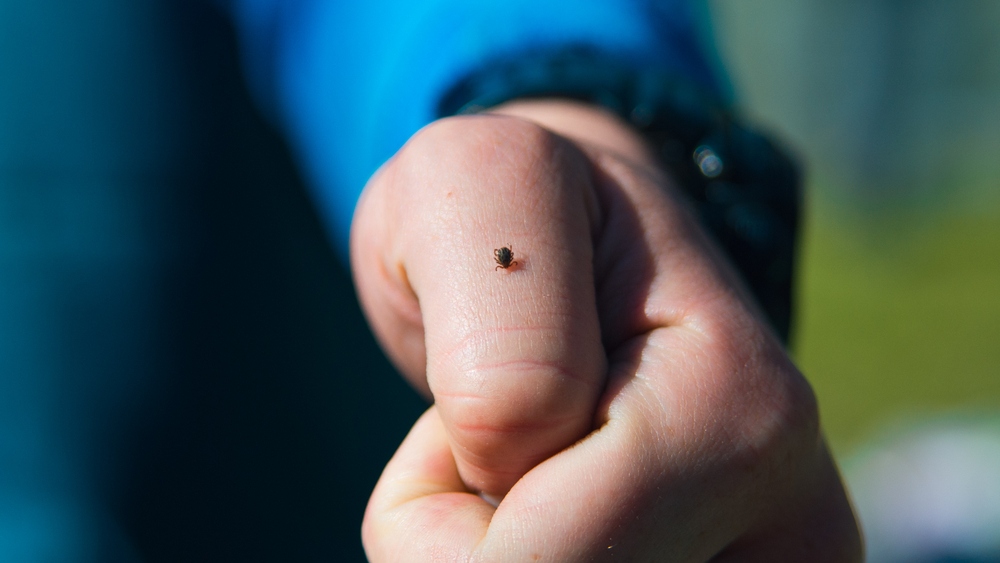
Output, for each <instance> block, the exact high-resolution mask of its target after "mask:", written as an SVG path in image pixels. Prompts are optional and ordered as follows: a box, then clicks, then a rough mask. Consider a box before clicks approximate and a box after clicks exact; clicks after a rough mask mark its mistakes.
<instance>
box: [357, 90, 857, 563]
mask: <svg viewBox="0 0 1000 563" xmlns="http://www.w3.org/2000/svg"><path fill="white" fill-rule="evenodd" d="M508 245H512V248H513V249H514V251H515V252H516V254H515V255H514V257H513V258H514V259H516V261H517V262H518V264H517V266H515V267H511V268H509V269H497V267H496V266H497V260H496V258H495V256H494V250H495V249H499V248H501V247H504V246H508ZM351 259H352V268H353V271H354V275H355V281H356V286H357V288H358V293H359V296H360V299H361V302H362V304H363V306H364V309H365V312H366V314H367V316H368V319H369V321H370V323H371V325H372V327H373V329H374V331H375V333H376V335H377V337H378V338H379V340H380V342H381V343H382V346H383V347H384V349H385V350H386V352H387V353H388V354H389V356H390V357H391V358H392V360H393V361H394V363H395V364H396V366H397V367H398V368H399V369H400V371H401V372H402V373H403V374H404V376H405V377H406V378H407V379H408V380H409V381H410V383H411V384H412V385H413V386H414V387H416V388H417V389H418V390H420V391H421V392H423V393H424V394H425V395H427V396H428V397H429V398H432V399H433V401H434V406H432V407H431V408H430V409H429V410H428V411H427V413H426V414H425V415H424V416H423V417H422V418H421V419H420V420H419V421H418V422H417V423H416V424H415V425H414V427H413V429H412V430H411V432H410V434H409V435H408V436H407V438H406V439H405V440H404V442H403V444H402V445H401V446H400V447H399V450H398V451H397V453H396V455H395V456H394V457H393V459H392V460H391V461H390V462H389V464H388V465H387V467H386V468H385V470H384V472H383V475H382V477H381V479H380V481H379V483H378V485H377V486H376V489H375V491H374V492H373V494H372V497H371V499H370V501H369V506H368V510H367V512H366V515H365V521H364V525H363V530H362V537H363V540H364V544H365V549H366V552H367V553H368V556H369V558H370V559H371V560H372V561H441V560H447V561H451V560H460V561H532V560H543V561H591V560H603V559H614V560H626V561H709V560H712V561H817V562H823V561H860V560H861V552H862V548H861V540H860V537H859V534H858V531H857V526H856V523H855V520H854V517H853V514H852V511H851V508H850V504H849V502H848V500H847V496H846V493H845V491H844V489H843V486H842V484H841V481H840V478H839V475H838V473H837V470H836V467H835V465H834V463H833V462H832V460H831V458H830V456H829V453H828V451H827V448H826V445H825V443H824V440H823V438H822V433H821V430H820V427H819V422H818V412H817V405H816V400H815V397H814V395H813V392H812V390H811V388H810V387H809V385H808V383H807V382H806V381H805V379H804V378H803V377H802V375H801V374H800V373H799V372H798V370H797V369H796V368H795V366H794V365H793V364H792V363H791V361H790V360H789V358H788V356H787V354H786V353H785V351H784V349H783V348H782V346H781V344H780V343H779V342H778V340H777V339H776V338H775V336H774V335H773V334H772V333H771V331H770V329H769V328H768V327H767V325H766V323H764V322H763V321H762V320H761V316H760V315H759V313H758V312H757V309H756V307H755V305H754V304H753V303H752V301H751V300H750V299H749V298H748V296H747V293H746V291H745V290H744V289H743V288H742V287H741V285H740V283H739V280H738V278H737V277H736V276H735V275H734V274H733V273H732V270H731V269H730V268H729V266H728V265H727V264H726V263H725V261H724V259H723V258H721V256H720V254H719V253H718V251H717V250H716V249H715V248H714V247H713V246H712V244H711V243H710V242H709V241H708V240H707V238H706V237H705V235H704V234H703V233H702V231H701V230H700V228H699V227H698V225H697V224H696V222H695V221H694V220H693V219H692V217H691V215H690V213H689V212H688V210H687V205H686V203H684V200H683V198H682V197H681V196H680V195H679V194H678V192H677V191H676V189H675V187H674V186H673V185H672V184H671V180H670V178H669V176H667V175H666V174H664V173H663V172H662V171H660V170H659V169H658V167H657V165H656V163H655V161H654V160H653V159H652V157H651V156H650V154H649V153H648V151H647V149H646V147H645V145H644V144H643V142H642V140H641V138H640V137H639V136H638V135H637V134H635V132H633V131H632V130H631V129H629V127H628V126H627V125H625V124H623V123H621V122H620V121H618V120H617V119H616V118H615V117H613V116H611V115H609V114H606V113H604V112H602V111H601V110H598V109H595V108H593V107H589V106H585V105H581V104H577V103H575V102H568V101H560V100H539V101H524V102H518V103H512V104H509V105H507V106H503V107H501V108H498V109H497V110H496V111H494V112H493V113H492V114H487V115H477V116H468V117H455V118H448V119H443V120H440V121H437V122H435V123H433V124H431V125H429V126H427V127H425V128H424V129H423V130H421V131H420V132H418V133H417V134H416V135H414V137H413V138H411V140H410V141H409V143H407V145H406V146H405V147H403V148H402V149H401V150H400V151H399V152H398V153H397V155H396V156H395V157H393V159H391V160H390V161H389V162H387V163H386V164H385V165H384V166H383V167H382V168H381V169H380V170H379V172H378V173H377V174H376V175H375V176H374V177H373V178H372V179H371V181H370V182H369V184H368V186H367V187H366V188H365V192H364V193H363V195H362V198H361V200H360V202H359V204H358V207H357V211H356V213H355V219H354V224H353V227H352V236H351Z"/></svg>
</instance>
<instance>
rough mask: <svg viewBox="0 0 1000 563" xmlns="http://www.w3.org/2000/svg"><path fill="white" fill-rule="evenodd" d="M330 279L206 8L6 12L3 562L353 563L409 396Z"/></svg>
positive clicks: (8, 3)
mask: <svg viewBox="0 0 1000 563" xmlns="http://www.w3.org/2000/svg"><path fill="white" fill-rule="evenodd" d="M344 264H345V261H344V260H339V259H338V258H336V257H335V256H334V254H333V251H332V250H331V248H330V246H329V243H328V242H327V239H326V238H325V236H324V233H323V231H322V230H321V227H320V224H319V221H318V219H317V217H316V216H315V214H314V211H313V208H312V206H311V204H310V202H309V201H308V199H307V195H306V191H305V189H304V187H303V185H302V181H301V180H300V178H299V177H298V175H297V174H296V170H295V167H294V166H293V163H292V160H291V158H290V156H289V153H288V150H287V149H286V147H285V146H284V145H283V144H282V140H281V138H280V137H279V136H278V135H277V134H276V133H275V131H274V129H273V128H272V127H271V126H270V125H269V124H268V123H267V122H265V120H263V119H262V118H261V116H260V115H259V113H258V111H257V110H256V108H255V107H254V105H253V103H252V102H251V100H250V99H249V97H248V94H247V90H246V87H245V85H244V82H243V78H242V76H241V73H240V69H239V55H238V52H237V50H236V42H235V37H234V32H233V30H232V29H231V28H230V26H229V24H228V22H227V20H226V19H225V18H224V17H223V16H222V15H221V14H220V13H219V12H218V11H217V10H215V9H213V7H212V6H211V5H210V3H207V2H199V1H196V0H144V1H138V2H137V1H135V0H88V1H87V2H67V1H63V0H32V1H18V0H4V1H2V2H0V429H2V431H0V472H2V473H3V478H2V479H0V483H2V484H0V559H2V560H36V559H33V558H34V557H35V556H40V558H39V559H37V560H46V561H48V560H52V561H63V560H73V561H85V560H88V559H89V558H90V556H93V557H94V559H93V560H95V561H112V560H128V559H129V558H131V557H132V556H138V557H140V558H141V559H142V560H145V561H223V560H225V561H313V560H326V561H329V560H336V561H351V560H363V554H362V551H361V546H360V539H359V536H360V530H359V529H360V522H361V516H362V513H363V510H364V506H365V503H366V501H367V497H368V494H369V493H370V491H371V488H372V487H373V486H374V483H375V480H376V479H377V477H378V475H379V472H380V471H381V468H382V466H383V465H384V463H385V461H387V460H388V458H389V456H390V455H391V454H392V452H393V450H394V449H395V447H396V445H397V444H398V443H399V441H400V440H401V439H402V437H403V435H404V434H405V432H406V430H407V429H408V428H409V425H410V424H411V423H412V421H413V420H414V419H415V418H416V417H417V416H418V415H419V413H420V412H421V411H422V410H423V408H425V405H424V403H423V402H422V401H421V400H420V399H418V398H417V396H416V395H415V394H414V393H413V392H412V391H410V390H409V389H408V388H407V387H406V386H405V384H404V383H403V382H402V381H401V380H400V379H399V378H398V377H397V376H396V375H395V373H394V371H393V370H392V368H391V367H390V366H389V364H388V363H387V361H386V360H385V359H384V357H383V356H382V355H381V352H380V351H379V350H378V347H377V345H376V343H375V342H374V340H373V339H372V337H371V335H370V333H369V332H368V329H367V328H366V325H365V323H364V320H363V318H362V315H361V313H360V310H359V308H358V304H357V302H356V300H355V297H354V292H353V289H352V287H351V283H350V278H349V274H348V273H347V272H346V270H345V267H344ZM102 514H103V515H104V516H102ZM124 538H128V539H127V540H125V539H124ZM45 554H49V555H51V559H48V558H46V555H45ZM22 557H24V559H22Z"/></svg>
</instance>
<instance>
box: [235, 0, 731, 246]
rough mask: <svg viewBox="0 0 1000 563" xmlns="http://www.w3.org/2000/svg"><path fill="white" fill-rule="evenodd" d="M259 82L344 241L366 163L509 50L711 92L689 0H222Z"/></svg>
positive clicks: (697, 8)
mask: <svg viewBox="0 0 1000 563" xmlns="http://www.w3.org/2000/svg"><path fill="white" fill-rule="evenodd" d="M230 9H231V11H232V13H233V17H234V20H235V21H236V23H237V27H238V29H239V33H240V36H241V41H242V44H243V53H244V62H245V66H246V68H247V74H248V77H249V80H250V82H251V85H252V87H253V90H254V92H255V95H256V96H257V98H258V100H259V101H260V102H261V103H262V105H263V106H264V107H265V109H266V111H268V112H269V113H270V114H271V115H272V117H273V118H275V119H276V120H277V121H278V122H279V123H280V125H281V127H282V128H283V129H284V130H285V132H286V134H287V137H288V139H289V141H290V142H291V144H292V146H293V149H294V151H295V153H296V155H297V157H298V159H299V162H300V165H301V168H302V170H303V172H304V174H305V175H306V178H307V181H308V182H309V184H310V185H311V186H312V188H313V191H314V195H315V199H316V200H317V203H318V205H319V212H320V214H321V216H322V218H323V220H324V222H325V224H326V226H327V229H328V232H329V233H330V235H331V237H332V239H333V241H334V243H335V245H336V247H337V248H338V250H342V251H343V250H345V249H346V248H347V241H348V233H349V230H350V223H351V217H352V215H353V212H354V204H355V202H356V200H357V198H358V195H359V194H360V192H361V189H362V188H363V187H364V184H365V182H366V181H367V180H368V178H369V176H371V174H372V173H373V172H374V171H375V170H376V169H377V168H378V167H379V166H380V165H381V164H382V163H383V162H384V161H385V160H387V159H388V158H389V157H390V156H392V155H393V154H394V153H395V152H396V151H397V150H398V149H399V148H400V147H401V146H402V145H403V143H405V142H406V140H407V139H408V138H409V137H410V136H411V135H412V134H413V133H415V132H416V131H417V130H418V129H420V128H421V127H422V126H424V125H426V124H427V123H429V122H431V121H432V120H433V119H434V118H435V115H434V111H435V108H436V106H437V103H438V101H439V99H440V98H441V96H442V94H443V93H444V92H445V91H447V89H448V88H449V87H451V86H452V85H454V84H455V83H456V82H457V81H458V80H459V79H461V78H462V77H464V76H465V75H467V74H468V73H469V72H471V71H473V70H475V69H476V68H477V67H478V66H479V65H482V64H484V63H485V62H487V61H491V60H494V59H497V58H499V57H502V56H504V55H508V54H516V53H518V52H522V51H526V50H538V49H545V48H554V47H560V46H566V45H587V46H590V47H592V48H595V49H597V50H599V51H602V52H606V53H608V54H610V55H614V56H617V57H622V58H626V59H628V60H630V61H634V62H635V64H637V65H654V66H657V67H660V68H662V69H665V70H667V71H675V72H677V73H678V74H681V75H684V76H687V77H689V78H691V79H692V80H695V81H697V82H700V83H701V84H702V85H703V86H705V87H706V88H708V89H711V90H715V91H716V92H719V90H720V89H721V87H720V85H719V79H718V78H717V77H716V76H715V73H714V69H715V65H713V64H712V63H710V62H709V61H710V60H712V59H711V57H709V56H706V55H705V53H706V52H709V53H710V52H711V50H710V49H706V45H708V43H707V42H706V41H705V39H704V37H703V35H704V33H701V32H700V30H703V29H704V28H705V27H707V26H705V25H704V21H705V19H706V18H704V17H702V16H703V14H702V13H701V11H702V5H701V4H700V3H692V2H690V1H688V0H482V1H479V2H466V1H462V0H430V1H426V2H412V1H410V2H404V1H394V0H370V1H367V2H339V1H338V2H330V1H325V0H230Z"/></svg>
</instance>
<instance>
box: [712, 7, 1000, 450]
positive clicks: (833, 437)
mask: <svg viewBox="0 0 1000 563" xmlns="http://www.w3.org/2000/svg"><path fill="white" fill-rule="evenodd" d="M708 4H709V9H710V12H711V16H712V21H713V25H714V26H715V28H716V35H717V38H718V41H719V46H718V49H719V55H720V57H721V59H722V60H723V61H724V63H725V64H726V65H727V67H728V69H729V71H730V73H731V79H732V82H733V86H734V89H735V91H736V92H737V99H738V102H739V105H740V107H741V108H742V109H743V110H744V111H745V113H747V114H748V115H749V116H750V117H752V118H753V120H754V121H755V122H756V123H758V124H761V125H763V126H765V127H766V128H768V129H770V130H771V131H773V132H774V133H777V135H778V136H779V137H780V138H782V139H784V141H785V142H786V143H787V145H788V146H789V147H790V148H792V150H793V151H794V152H797V153H798V154H799V156H800V158H801V160H802V161H803V162H804V163H805V167H806V171H807V176H806V200H807V201H806V221H805V232H804V237H803V240H802V244H801V254H800V256H801V268H800V277H799V282H798V317H797V322H796V325H795V326H796V327H797V328H796V329H795V331H794V332H795V334H794V336H793V344H792V347H793V352H794V355H795V357H796V359H797V362H798V364H799V366H800V367H801V369H802V370H803V372H804V373H805V374H806V376H807V377H808V378H809V380H810V381H811V382H812V383H813V385H814V387H815V389H816V392H817V394H818V395H819V398H820V405H821V408H822V417H823V423H824V425H825V426H826V431H827V435H828V437H829V439H830V442H831V445H832V447H833V449H834V451H835V453H836V454H838V456H840V457H843V456H845V455H847V454H849V453H851V452H852V451H854V450H855V449H856V448H857V447H858V446H859V445H860V444H861V443H863V442H864V441H865V440H866V439H868V438H871V437H872V436H873V435H875V434H876V433H877V432H878V429H879V428H882V427H884V426H885V425H887V424H891V423H894V422H897V421H899V420H906V419H911V420H912V419H919V418H922V417H926V416H934V415H937V414H941V413H951V412H956V411H958V412H966V411H974V412H981V411H995V410H996V409H997V407H1000V189H998V187H1000V34H998V33H997V32H996V30H998V29H1000V3H998V2H992V1H989V0H981V1H965V2H953V3H945V2H934V1H930V0H914V1H909V2H897V1H888V0H880V1H860V0H852V1H833V0H829V1H822V2H795V1H793V0H757V1H755V2H744V1H741V0H709V2H708Z"/></svg>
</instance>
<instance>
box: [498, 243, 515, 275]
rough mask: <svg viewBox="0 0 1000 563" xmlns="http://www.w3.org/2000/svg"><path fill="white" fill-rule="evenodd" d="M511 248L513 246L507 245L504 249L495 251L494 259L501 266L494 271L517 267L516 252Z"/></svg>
mask: <svg viewBox="0 0 1000 563" xmlns="http://www.w3.org/2000/svg"><path fill="white" fill-rule="evenodd" d="M511 246H513V245H512V244H510V243H507V246H505V247H503V248H494V249H493V259H494V260H496V261H497V264H499V266H497V267H496V268H493V269H494V270H499V269H500V268H503V269H504V270H506V269H507V268H510V267H511V266H517V261H516V260H514V251H513V250H511V249H510V247H511Z"/></svg>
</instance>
